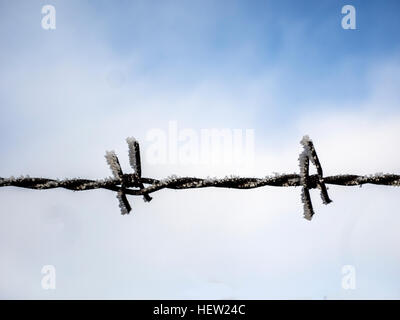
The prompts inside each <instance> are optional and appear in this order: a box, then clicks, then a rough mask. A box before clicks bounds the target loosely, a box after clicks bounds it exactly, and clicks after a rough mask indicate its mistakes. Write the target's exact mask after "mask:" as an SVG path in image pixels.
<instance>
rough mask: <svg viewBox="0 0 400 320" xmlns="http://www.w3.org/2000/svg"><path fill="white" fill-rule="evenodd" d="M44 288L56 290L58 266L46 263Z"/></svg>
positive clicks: (44, 267)
mask: <svg viewBox="0 0 400 320" xmlns="http://www.w3.org/2000/svg"><path fill="white" fill-rule="evenodd" d="M42 275H43V277H42V281H41V285H42V289H44V290H55V288H56V268H55V267H54V266H53V265H51V264H48V265H45V266H43V267H42Z"/></svg>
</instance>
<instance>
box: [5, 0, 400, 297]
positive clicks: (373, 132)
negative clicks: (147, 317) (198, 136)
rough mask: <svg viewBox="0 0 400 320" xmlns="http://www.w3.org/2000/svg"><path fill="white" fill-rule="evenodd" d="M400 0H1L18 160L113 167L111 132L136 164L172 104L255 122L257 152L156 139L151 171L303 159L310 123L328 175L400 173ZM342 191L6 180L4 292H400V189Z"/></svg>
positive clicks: (8, 138)
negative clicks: (38, 184) (46, 22)
mask: <svg viewBox="0 0 400 320" xmlns="http://www.w3.org/2000/svg"><path fill="white" fill-rule="evenodd" d="M47 4H50V5H53V6H55V8H56V30H44V29H43V28H42V27H41V19H42V17H43V15H42V14H41V9H42V6H43V5H47ZM346 4H351V5H353V6H354V7H355V9H356V25H357V29H356V30H344V29H343V28H342V26H341V20H342V17H343V16H344V15H343V14H342V13H341V9H342V7H343V6H344V5H346ZM399 15H400V2H399V1H395V0H394V1H382V0H381V1H377V0H372V1H356V0H350V1H333V0H316V1H311V0H310V1H301V2H300V1H294V0H292V1H284V0H280V1H232V0H231V1H222V0H220V1H216V0H214V1H208V0H201V1H195V0H191V1H161V0H158V1H123V0H121V1H112V2H111V1H100V0H97V1H71V0H69V1H54V0H53V1H50V0H49V1H27V0H25V1H6V0H0V46H1V50H0V70H1V72H0V119H1V126H0V176H1V177H9V176H13V175H14V176H19V175H21V174H29V175H30V176H32V177H35V176H37V177H51V178H65V177H69V178H72V177H83V178H93V179H97V178H104V177H107V176H110V171H109V168H108V167H107V164H106V162H105V159H104V153H105V150H111V149H114V150H115V151H116V152H117V153H118V155H119V156H120V160H121V164H122V165H123V167H124V168H125V169H128V161H127V160H128V158H127V147H126V144H125V138H126V137H129V136H135V137H136V138H137V139H138V140H139V141H140V142H141V146H142V150H146V148H147V147H148V146H149V145H150V142H149V141H148V140H146V134H147V133H148V132H149V130H151V129H153V128H161V129H163V130H167V128H168V123H169V122H170V121H177V123H178V126H179V128H191V129H194V130H200V129H202V128H229V129H236V128H239V129H243V130H245V129H254V130H255V160H254V164H253V165H252V166H237V165H222V164H219V165H218V164H217V165H181V164H179V163H164V164H158V165H154V164H151V163H149V162H148V161H146V156H145V153H143V152H142V154H143V159H142V162H143V164H142V166H143V168H142V172H143V175H144V176H146V177H159V178H163V177H167V176H169V175H171V174H178V175H185V176H186V175H189V176H203V177H206V176H208V175H210V176H218V177H223V176H225V175H229V174H231V173H237V174H240V175H243V176H259V177H262V176H265V175H268V174H271V173H273V172H282V173H283V172H284V173H292V172H298V160H297V159H298V154H299V152H300V151H301V146H300V144H299V141H300V140H301V138H302V136H303V135H305V134H309V135H310V137H311V138H312V139H313V141H314V143H315V146H316V149H317V152H318V154H319V158H320V160H321V163H322V166H323V168H324V173H325V174H326V175H331V174H345V173H352V174H373V173H376V172H385V173H399V171H400V162H399V158H400V151H399V148H398V141H399V139H400V112H399V108H400V90H399V89H400V60H399V58H400V40H399V37H398V32H399V30H400V19H399ZM329 192H330V197H331V198H332V200H333V203H331V204H330V205H328V206H324V205H322V204H321V203H320V197H319V195H318V192H317V191H313V192H312V197H313V200H314V201H313V203H314V207H315V210H316V215H315V216H314V218H313V220H312V221H311V222H309V221H307V220H305V219H304V218H303V215H302V204H301V201H300V189H299V188H287V189H286V188H285V189H282V188H273V187H265V188H260V189H255V190H245V191H243V190H227V189H217V190H215V189H204V190H185V191H172V190H162V191H159V192H157V193H155V194H154V197H153V198H154V199H153V201H152V202H151V203H144V202H143V201H142V199H140V198H134V199H131V204H132V207H133V214H131V215H130V216H121V215H120V213H119V210H118V203H117V200H116V199H115V194H113V193H111V192H109V191H105V190H96V191H87V192H71V191H67V190H63V189H56V190H48V191H35V190H28V189H26V190H25V189H17V188H13V187H7V188H1V190H0V203H1V206H0V257H1V258H0V297H1V298H3V299H16V298H28V299H31V298H32V299H33V298H39V299H65V298H78V299H87V298H111V299H114V298H121V299H194V298H208V299H335V298H339V299H355V298H361V299H383V298H388V299H399V298H400V251H399V250H398V244H399V243H400V234H399V232H398V229H399V226H400V215H399V213H400V212H399V209H398V208H399V195H400V189H398V188H395V187H384V186H369V185H365V186H363V187H362V188H359V187H338V186H330V188H329ZM44 265H54V266H55V268H56V289H55V290H43V289H42V287H41V280H42V277H43V275H42V274H41V269H42V267H43V266H44ZM344 265H352V266H354V268H355V270H356V288H355V289H354V290H345V289H343V288H342V277H343V274H342V267H343V266H344Z"/></svg>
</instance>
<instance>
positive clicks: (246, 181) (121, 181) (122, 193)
mask: <svg viewBox="0 0 400 320" xmlns="http://www.w3.org/2000/svg"><path fill="white" fill-rule="evenodd" d="M126 141H127V143H128V151H129V164H130V166H131V167H132V169H133V172H134V173H133V174H124V173H123V171H122V169H121V165H120V163H119V160H118V157H117V155H116V154H115V152H114V151H107V152H106V155H105V158H106V160H107V163H108V165H109V167H110V169H111V172H112V174H113V178H106V179H101V180H89V179H64V180H59V179H46V178H31V177H29V176H21V177H18V178H15V177H10V178H0V187H10V186H12V187H20V188H29V189H36V190H47V189H54V188H64V189H68V190H73V191H84V190H93V189H106V190H111V191H114V192H117V198H118V201H119V206H120V209H121V213H122V214H123V215H124V214H128V213H129V212H130V211H131V210H132V208H131V206H130V203H129V201H128V199H127V197H126V196H127V195H132V196H143V199H144V200H145V201H147V202H148V201H151V200H152V197H150V194H151V193H154V192H156V191H159V190H161V189H176V190H178V189H179V190H180V189H193V188H208V187H216V188H232V189H254V188H260V187H264V186H274V187H298V186H300V187H302V191H301V200H302V202H303V210H304V218H306V219H307V220H311V219H312V217H313V215H314V210H313V205H312V201H311V196H310V192H309V190H310V189H315V188H318V189H319V190H320V192H321V198H322V202H323V203H324V204H329V203H330V202H332V200H331V199H330V198H329V195H328V190H327V187H326V184H331V185H340V186H361V185H363V184H367V183H369V184H376V185H387V186H400V175H396V174H374V175H364V176H360V175H351V174H346V175H335V176H328V177H324V176H323V171H322V166H321V164H320V161H319V159H318V156H317V153H316V151H315V147H314V144H313V142H312V140H311V139H310V138H309V137H308V136H304V137H303V139H302V140H301V144H302V145H303V151H302V153H301V154H300V156H299V165H300V174H296V173H294V174H281V175H278V174H276V175H274V176H267V177H264V178H243V177H237V176H228V177H224V178H204V179H202V178H195V177H178V176H175V175H172V176H169V177H167V178H166V179H162V180H159V179H153V178H145V177H142V170H141V160H140V147H139V143H138V141H136V140H135V139H134V138H127V139H126ZM310 160H311V163H312V164H313V165H314V166H315V167H316V169H317V174H313V175H310V174H309V166H310ZM145 185H146V186H145Z"/></svg>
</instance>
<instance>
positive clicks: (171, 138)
mask: <svg viewBox="0 0 400 320" xmlns="http://www.w3.org/2000/svg"><path fill="white" fill-rule="evenodd" d="M146 140H147V141H149V142H150V145H148V146H147V148H146V150H145V152H146V153H145V154H146V161H147V162H148V163H150V164H187V165H188V164H190V165H199V164H201V165H206V164H207V165H209V164H235V165H251V164H253V162H254V149H255V132H254V129H228V128H220V129H216V128H210V129H200V130H196V129H193V128H182V129H179V128H178V122H177V121H169V122H168V128H167V130H165V129H161V128H153V129H150V130H148V131H147V134H146Z"/></svg>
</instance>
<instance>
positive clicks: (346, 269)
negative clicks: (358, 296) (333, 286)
mask: <svg viewBox="0 0 400 320" xmlns="http://www.w3.org/2000/svg"><path fill="white" fill-rule="evenodd" d="M342 275H343V277H342V288H343V289H344V290H355V289H356V268H355V267H354V266H352V265H349V264H348V265H345V266H343V267H342Z"/></svg>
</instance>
